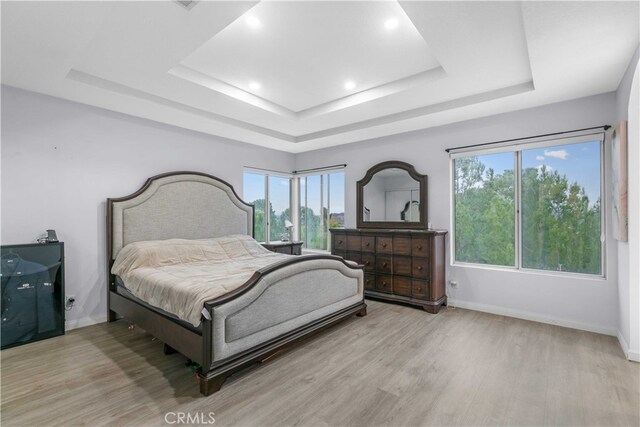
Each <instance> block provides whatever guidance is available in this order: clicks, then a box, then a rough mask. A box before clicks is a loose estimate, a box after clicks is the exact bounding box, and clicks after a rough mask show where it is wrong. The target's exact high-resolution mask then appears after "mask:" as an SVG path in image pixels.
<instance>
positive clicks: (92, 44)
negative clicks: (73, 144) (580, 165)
mask: <svg viewBox="0 0 640 427" xmlns="http://www.w3.org/2000/svg"><path fill="white" fill-rule="evenodd" d="M1 7H2V83H4V84H8V85H12V86H16V87H21V88H24V89H28V90H33V91H36V92H42V93H45V94H49V95H53V96H59V97H62V98H67V99H71V100H74V101H78V102H82V103H86V104H90V105H95V106H98V107H103V108H107V109H111V110H115V111H120V112H123V113H127V114H132V115H135V116H139V117H144V118H148V119H151V120H156V121H159V122H165V123H169V124H173V125H177V126H181V127H185V128H189V129H194V130H198V131H202V132H206V133H210V134H215V135H219V136H223V137H227V138H231V139H235V140H239V141H245V142H249V143H253V144H257V145H262V146H267V147H271V148H276V149H280V150H284V151H290V152H301V151H307V150H312V149H317V148H323V147H327V146H332V145H337V144H344V143H349V142H354V141H360V140H364V139H370V138H376V137H382V136H386V135H391V134H395V133H400V132H406V131H410V130H415V129H420V128H425V127H431V126H438V125H442V124H446V123H451V122H454V121H459V120H466V119H470V118H474V117H481V116H486V115H490V114H497V113H502V112H506V111H511V110H517V109H522V108H527V107H532V106H536V105H542V104H547V103H551V102H558V101H563V100H567V99H573V98H578V97H582V96H588V95H593V94H597V93H603V92H608V91H612V90H615V89H616V88H617V85H618V83H619V82H620V79H621V77H622V75H623V73H624V71H625V69H626V66H627V64H628V61H629V59H630V58H631V56H632V54H633V52H634V50H635V49H636V47H637V46H638V43H639V41H640V40H639V36H638V19H637V17H638V3H637V2H523V3H521V2H419V1H414V2H399V3H398V2H394V1H386V2H374V1H372V2H368V1H358V2H313V1H310V2H275V1H274V2H272V1H263V2H206V1H201V2H197V3H195V4H192V6H191V7H190V8H189V9H187V8H185V7H183V6H182V5H181V4H179V3H178V2H174V1H165V2H153V1H151V2H2V6H1Z"/></svg>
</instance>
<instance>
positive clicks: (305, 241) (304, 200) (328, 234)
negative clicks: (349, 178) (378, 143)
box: [294, 167, 347, 252]
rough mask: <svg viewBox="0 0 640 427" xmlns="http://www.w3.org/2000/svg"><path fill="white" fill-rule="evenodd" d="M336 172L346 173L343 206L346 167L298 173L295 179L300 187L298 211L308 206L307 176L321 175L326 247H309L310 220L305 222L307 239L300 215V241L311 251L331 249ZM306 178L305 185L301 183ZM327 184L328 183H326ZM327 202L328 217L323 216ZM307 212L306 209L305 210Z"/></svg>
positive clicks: (321, 210)
mask: <svg viewBox="0 0 640 427" xmlns="http://www.w3.org/2000/svg"><path fill="white" fill-rule="evenodd" d="M336 173H342V174H344V183H345V188H344V189H343V206H345V205H346V197H347V196H346V191H345V190H346V172H345V168H344V167H341V168H332V169H326V170H322V171H319V172H315V173H314V172H309V173H300V174H296V176H295V177H294V178H295V179H297V180H298V183H297V187H298V193H299V194H298V201H299V203H298V211H300V210H301V208H302V207H305V208H307V199H308V188H309V187H308V183H307V181H306V180H307V178H309V177H312V176H318V177H320V218H321V221H322V226H323V232H324V233H325V236H324V239H323V243H324V246H325V247H324V249H316V248H309V247H308V221H307V219H306V218H305V224H304V228H305V233H304V235H305V239H303V238H302V228H303V226H302V217H301V216H300V215H298V227H299V230H300V236H299V237H300V241H302V242H303V248H304V249H306V250H309V251H321V252H330V251H331V232H330V231H329V230H330V228H329V224H330V218H331V175H332V174H336ZM324 177H326V183H325V178H324ZM303 179H304V180H305V185H304V186H303V185H302V184H301V180H303ZM325 184H326V185H325ZM303 187H304V191H305V192H304V197H302V196H303V194H302V188H303ZM325 192H326V201H325V200H324V198H325ZM325 204H326V208H327V218H326V219H325V218H322V212H323V208H324V207H325ZM305 212H306V210H305Z"/></svg>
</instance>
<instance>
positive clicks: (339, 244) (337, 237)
mask: <svg viewBox="0 0 640 427" xmlns="http://www.w3.org/2000/svg"><path fill="white" fill-rule="evenodd" d="M333 249H334V250H336V251H346V250H347V235H346V234H342V233H341V234H337V233H335V234H334V235H333Z"/></svg>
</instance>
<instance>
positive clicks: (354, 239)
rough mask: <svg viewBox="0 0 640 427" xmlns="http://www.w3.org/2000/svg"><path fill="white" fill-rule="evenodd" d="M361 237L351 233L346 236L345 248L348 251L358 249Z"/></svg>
mask: <svg viewBox="0 0 640 427" xmlns="http://www.w3.org/2000/svg"><path fill="white" fill-rule="evenodd" d="M361 240H362V239H361V238H360V236H359V235H356V236H354V235H351V234H349V235H348V236H347V250H348V251H360V241H361Z"/></svg>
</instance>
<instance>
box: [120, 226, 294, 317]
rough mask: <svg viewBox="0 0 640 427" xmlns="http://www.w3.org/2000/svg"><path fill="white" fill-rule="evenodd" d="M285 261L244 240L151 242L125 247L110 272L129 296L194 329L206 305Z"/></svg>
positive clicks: (216, 239) (279, 255) (241, 236)
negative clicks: (270, 266)
mask: <svg viewBox="0 0 640 427" xmlns="http://www.w3.org/2000/svg"><path fill="white" fill-rule="evenodd" d="M291 256H292V255H284V254H277V253H274V252H271V251H268V250H267V249H265V248H263V247H262V245H260V244H259V243H258V242H256V241H255V240H254V239H253V238H251V237H250V236H246V235H233V236H225V237H218V238H214V239H202V240H186V239H169V240H155V241H145V242H135V243H131V244H128V245H127V246H125V247H124V248H123V249H122V250H121V251H120V252H119V253H118V256H117V257H116V259H115V262H114V264H113V268H112V269H111V272H112V273H113V274H114V275H116V276H118V277H120V278H121V280H122V281H123V283H124V285H125V286H126V289H127V291H128V292H130V293H131V294H132V295H133V296H134V297H136V298H138V299H140V300H141V301H144V302H145V303H146V304H149V305H150V306H152V307H155V308H157V309H160V310H162V311H164V312H166V313H168V314H169V315H171V316H174V317H175V318H177V319H180V320H182V321H185V322H188V323H189V324H191V325H192V326H193V327H198V326H199V325H200V323H201V316H202V314H201V311H202V309H203V307H204V303H205V302H206V301H209V300H212V299H214V298H217V297H220V296H222V295H224V294H226V293H228V292H231V291H233V290H234V289H237V288H239V287H240V286H242V285H243V284H244V283H246V282H247V281H248V280H249V279H250V278H251V276H252V275H253V274H254V273H255V272H256V271H257V270H259V269H261V268H264V267H267V266H269V265H271V264H274V263H278V262H280V261H283V260H286V259H289V258H290V257H291Z"/></svg>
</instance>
